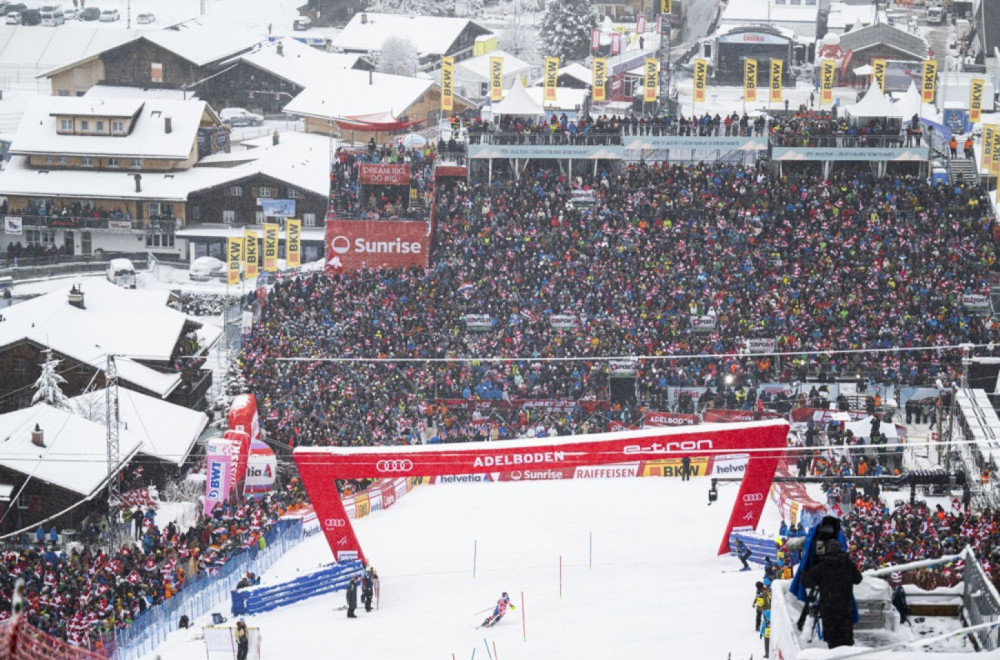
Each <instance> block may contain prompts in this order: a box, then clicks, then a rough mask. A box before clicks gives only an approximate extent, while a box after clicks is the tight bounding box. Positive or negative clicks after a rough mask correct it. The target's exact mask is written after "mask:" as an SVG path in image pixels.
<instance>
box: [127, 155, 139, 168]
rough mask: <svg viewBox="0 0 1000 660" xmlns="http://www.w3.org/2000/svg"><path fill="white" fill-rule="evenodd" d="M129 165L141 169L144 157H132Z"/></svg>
mask: <svg viewBox="0 0 1000 660" xmlns="http://www.w3.org/2000/svg"><path fill="white" fill-rule="evenodd" d="M128 166H129V167H131V168H133V169H139V168H140V167H142V159H141V158H132V159H131V160H129V162H128Z"/></svg>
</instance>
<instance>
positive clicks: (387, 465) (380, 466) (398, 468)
mask: <svg viewBox="0 0 1000 660" xmlns="http://www.w3.org/2000/svg"><path fill="white" fill-rule="evenodd" d="M375 469H376V470H378V471H379V472H408V471H409V470H412V469H413V461H411V460H410V459H408V458H404V459H402V460H398V459H397V460H395V461H379V462H378V463H376V464H375Z"/></svg>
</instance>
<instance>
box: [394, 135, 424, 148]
mask: <svg viewBox="0 0 1000 660" xmlns="http://www.w3.org/2000/svg"><path fill="white" fill-rule="evenodd" d="M399 143H400V144H402V145H403V146H404V147H422V146H424V145H425V144H427V138H425V137H424V136H423V135H420V134H418V133H407V134H406V135H404V136H403V138H402V139H401V140H400V141H399Z"/></svg>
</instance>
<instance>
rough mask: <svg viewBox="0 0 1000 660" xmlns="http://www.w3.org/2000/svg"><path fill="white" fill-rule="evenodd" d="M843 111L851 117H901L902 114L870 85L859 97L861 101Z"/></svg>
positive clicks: (875, 87) (876, 88)
mask: <svg viewBox="0 0 1000 660" xmlns="http://www.w3.org/2000/svg"><path fill="white" fill-rule="evenodd" d="M844 111H845V112H846V113H847V114H848V115H850V116H851V117H895V118H900V117H902V116H903V115H902V113H900V111H899V110H898V109H897V108H896V106H894V105H893V104H892V101H890V100H889V99H887V98H886V97H885V94H883V93H882V92H880V91H879V89H878V87H877V86H875V85H872V86H871V87H869V88H868V91H867V92H865V95H864V96H863V97H861V100H860V101H858V102H857V103H855V104H854V105H849V106H847V107H846V108H844Z"/></svg>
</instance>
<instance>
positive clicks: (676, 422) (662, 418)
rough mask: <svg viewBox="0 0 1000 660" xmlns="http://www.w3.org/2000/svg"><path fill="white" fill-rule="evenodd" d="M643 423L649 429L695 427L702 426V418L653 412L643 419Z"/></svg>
mask: <svg viewBox="0 0 1000 660" xmlns="http://www.w3.org/2000/svg"><path fill="white" fill-rule="evenodd" d="M642 423H643V426H645V427H647V428H650V427H658V426H693V425H694V424H701V418H700V417H698V415H686V414H684V413H675V412H658V411H655V410H651V411H649V412H647V413H646V415H645V416H644V417H643V418H642Z"/></svg>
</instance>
